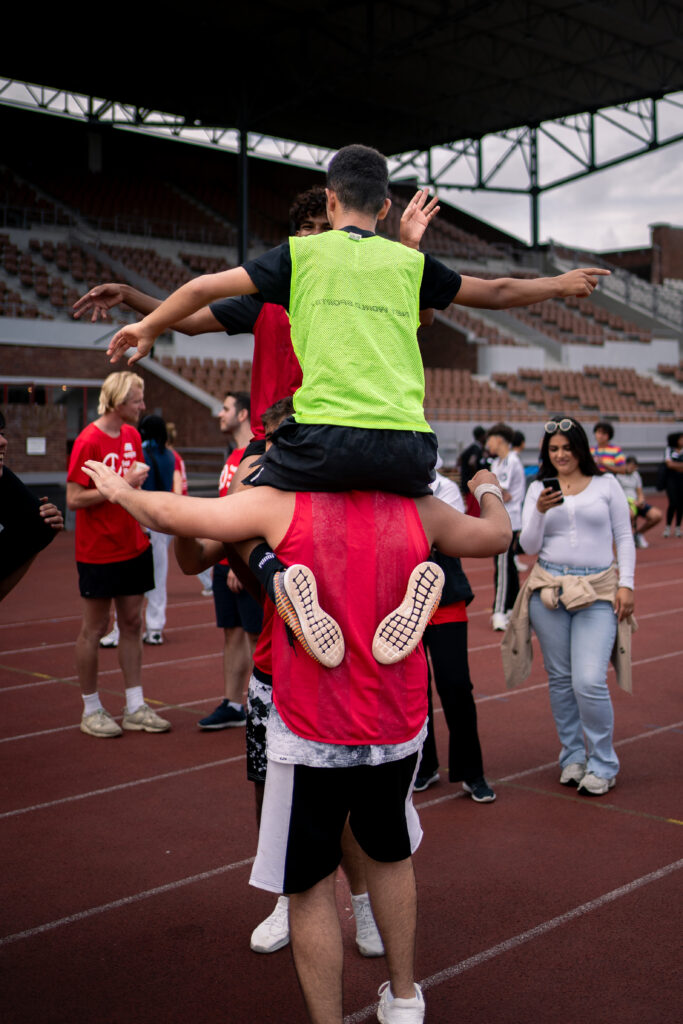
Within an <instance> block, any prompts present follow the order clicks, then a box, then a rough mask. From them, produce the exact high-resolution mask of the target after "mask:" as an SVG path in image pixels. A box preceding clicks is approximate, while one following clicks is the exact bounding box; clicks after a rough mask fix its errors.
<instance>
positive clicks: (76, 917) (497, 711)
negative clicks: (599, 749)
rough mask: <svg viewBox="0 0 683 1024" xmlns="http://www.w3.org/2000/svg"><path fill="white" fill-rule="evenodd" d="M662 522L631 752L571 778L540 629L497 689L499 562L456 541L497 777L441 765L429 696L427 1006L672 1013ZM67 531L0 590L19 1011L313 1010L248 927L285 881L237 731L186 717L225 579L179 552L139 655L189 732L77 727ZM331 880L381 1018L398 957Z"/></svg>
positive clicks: (57, 1023)
mask: <svg viewBox="0 0 683 1024" xmlns="http://www.w3.org/2000/svg"><path fill="white" fill-rule="evenodd" d="M654 500H655V502H656V503H657V504H659V505H660V506H661V504H662V502H661V499H659V498H655V499H654ZM649 537H650V538H652V540H651V546H650V547H649V548H648V549H647V550H646V551H639V552H638V567H637V572H636V614H637V617H638V619H639V623H640V631H639V632H638V634H637V635H636V637H635V642H634V673H633V674H634V693H633V696H628V695H625V694H623V693H621V691H618V690H617V688H616V686H614V685H612V693H613V697H614V704H615V712H616V741H617V750H618V752H619V756H620V758H621V761H622V768H621V772H620V775H619V779H618V782H617V786H616V788H615V789H614V790H613V791H612V792H611V793H610V794H609V795H608V796H606V797H602V798H599V799H590V798H585V797H579V796H577V795H576V793H575V791H573V790H567V789H564V788H562V787H560V786H559V785H558V782H557V777H558V769H557V764H556V760H557V741H556V739H555V733H554V727H553V723H552V718H551V715H550V709H549V705H548V698H547V688H546V685H545V682H544V679H545V677H544V673H543V668H542V664H541V660H540V657H539V656H538V653H537V655H536V657H535V661H534V667H533V671H532V674H531V676H530V678H529V679H528V680H527V681H526V683H525V684H524V685H523V686H522V687H521V688H520V689H519V690H518V691H515V692H513V693H507V692H506V691H505V687H504V683H503V679H502V673H501V668H500V657H499V653H498V650H497V648H498V646H499V640H500V638H499V636H498V635H496V634H493V633H492V632H491V631H490V628H489V624H488V608H489V607H490V603H491V598H492V566H491V564H490V560H488V559H487V560H484V561H474V560H468V561H467V563H466V569H467V571H468V574H469V575H470V579H471V581H472V585H473V588H474V590H475V592H476V595H477V596H476V599H475V601H474V603H473V604H472V605H471V606H470V616H471V622H470V650H471V671H472V678H473V681H474V684H475V694H476V697H477V702H478V704H477V706H478V713H479V722H480V733H481V738H482V746H483V749H484V757H485V764H486V772H487V776H488V778H489V780H490V781H491V782H492V783H493V784H494V786H495V788H496V791H497V793H498V799H497V801H496V802H495V803H494V804H492V805H484V806H478V805H476V804H474V803H472V801H470V800H469V799H467V798H463V796H462V794H461V793H460V790H459V787H457V786H451V785H450V784H449V783H448V782H446V781H445V777H446V771H445V767H446V766H445V755H446V735H445V724H444V722H443V715H442V714H440V713H437V717H436V722H437V741H438V745H439V751H440V753H441V757H442V781H441V782H440V783H439V784H438V785H436V786H434V787H432V788H431V789H429V790H427V791H426V792H425V793H422V794H417V795H416V801H415V802H416V805H417V806H418V808H419V809H420V811H421V819H422V824H423V827H424V830H425V838H424V841H423V843H422V846H421V848H420V850H419V852H418V853H417V855H416V858H415V869H416V874H417V878H418V886H419V925H418V952H417V978H418V979H419V980H421V981H422V983H423V984H424V985H425V986H426V988H427V1006H428V1009H427V1021H428V1022H429V1024H452V1022H458V1024H475V1022H476V1024H481V1022H486V1024H546V1022H547V1024H555V1022H558V1024H559V1022H563V1024H564V1022H568V1021H569V1022H573V1021H585V1022H587V1024H608V1022H609V1024H612V1022H613V1021H615V1020H618V1021H619V1022H620V1024H630V1022H633V1024H635V1022H638V1024H664V1022H666V1024H669V1022H673V1021H675V1020H677V1019H678V1014H679V1012H680V1004H681V975H680V916H679V915H680V909H679V908H680V894H681V889H682V885H681V879H682V878H683V801H682V799H681V792H682V790H681V767H680V766H681V762H682V760H683V759H682V758H681V736H682V735H683V702H681V679H682V675H683V673H682V672H681V668H680V665H681V656H682V655H683V631H682V630H680V626H679V623H680V622H681V614H682V613H683V585H682V584H683V541H677V540H674V539H671V540H663V539H662V538H661V527H659V528H657V529H656V531H653V532H651V533H650V534H649ZM72 548H73V535H66V534H64V535H61V536H59V537H57V539H56V541H55V543H54V544H53V545H52V546H51V547H50V548H49V549H48V550H47V551H46V552H45V553H43V554H42V555H41V556H40V557H39V560H38V562H37V563H36V565H35V566H34V568H33V570H32V571H31V572H30V573H29V575H28V576H27V577H26V578H25V580H24V581H23V582H22V583H21V584H20V585H19V587H18V588H17V590H16V591H14V592H13V594H12V595H11V596H10V597H9V598H8V599H7V600H6V601H5V602H4V603H3V604H2V605H0V683H1V689H2V693H0V701H1V702H2V703H1V707H2V715H1V718H0V721H1V722H2V725H1V726H0V759H1V765H2V768H1V770H2V800H1V803H0V821H1V822H2V838H1V839H0V851H1V853H0V856H1V861H0V863H1V870H2V876H3V879H4V886H3V888H4V890H5V892H4V896H3V899H2V906H1V908H0V956H1V957H2V960H3V961H4V970H3V985H2V998H1V999H0V1003H1V1004H2V1006H3V1019H4V1020H5V1021H7V1022H8V1024H24V1022H26V1024H28V1022H30V1024H35V1022H41V1024H42V1022H45V1024H62V1022H67V1021H68V1022H70V1024H74V1022H75V1024H82V1022H91V1021H98V1022H100V1021H101V1022H106V1024H131V1022H134V1024H148V1022H149V1024H151V1022H156V1021H164V1022H166V1024H180V1022H183V1024H184V1022H186V1021H188V1020H190V1021H192V1022H193V1024H218V1022H221V1024H224V1022H226V1021H227V1022H235V1024H242V1022H252V1021H254V1022H255V1021H258V1022H259V1024H270V1022H273V1024H274V1022H278V1024H295V1022H296V1024H298V1022H301V1021H303V1020H304V1019H305V1013H304V1011H303V1006H302V1001H301V997H300V994H299V991H298V987H297V983H296V980H295V977H294V971H293V968H292V965H291V958H290V954H289V952H288V950H283V951H281V952H279V953H276V954H273V955H271V956H259V955H257V954H254V953H251V952H250V950H249V935H250V933H251V930H252V928H253V927H254V926H255V925H256V924H257V923H258V922H259V921H260V920H261V919H262V918H263V917H265V916H266V915H267V914H268V913H269V912H270V910H271V908H272V905H273V897H272V895H270V894H268V893H263V892H261V891H259V890H256V889H252V888H250V887H249V886H248V884H247V880H248V876H249V870H250V864H251V859H252V856H253V854H254V850H255V843H256V827H255V821H254V810H253V795H252V787H251V784H250V783H247V781H246V778H245V764H244V731H243V730H241V729H231V730H226V731H223V732H219V733H201V732H200V731H199V730H198V729H197V728H196V720H197V719H198V718H199V717H201V715H202V714H205V713H206V712H207V711H208V710H210V709H211V708H212V707H213V706H214V705H215V704H216V703H217V702H218V700H219V699H220V696H221V694H220V690H221V685H220V676H221V670H220V664H221V652H220V638H219V634H218V632H217V631H216V628H215V626H214V625H213V607H212V602H211V600H210V599H206V598H202V597H201V596H200V595H199V592H198V591H199V584H198V583H197V581H196V580H194V579H186V578H185V577H183V576H182V575H181V574H180V572H179V570H178V569H177V567H176V566H175V565H174V564H172V566H171V568H170V572H169V586H168V589H169V615H168V619H169V621H168V627H167V631H166V639H167V642H166V644H165V645H164V646H163V647H159V648H150V647H146V648H145V652H144V660H143V664H144V668H143V680H144V685H145V695H146V698H147V700H148V701H149V703H151V704H152V705H153V706H154V707H155V708H156V709H158V710H162V709H163V713H164V715H166V716H167V717H168V718H170V719H171V721H172V722H173V731H172V732H171V733H170V734H167V735H158V736H148V735H146V734H138V733H126V734H125V735H124V736H123V737H122V738H121V739H118V740H115V741H108V742H102V743H97V742H96V741H95V740H93V739H91V738H89V737H86V736H84V735H82V734H81V733H80V732H79V730H78V721H79V716H80V713H81V703H80V697H79V693H78V687H77V684H76V681H75V677H74V660H73V659H74V652H73V643H74V639H75V636H76V633H77V630H78V624H79V618H80V616H79V600H78V597H77V583H76V571H75V566H74V562H73V550H72ZM526 561H530V560H529V559H528V557H527V558H526ZM536 651H537V648H536ZM100 667H101V679H100V682H101V693H102V697H103V702H104V703H105V705H106V706H107V707H108V708H109V710H110V711H112V713H114V714H117V715H120V712H121V706H122V691H121V681H120V675H119V673H118V663H117V660H116V653H115V652H113V651H103V652H102V653H101V661H100ZM610 678H611V684H613V683H614V674H613V672H610ZM338 904H339V909H340V914H341V918H342V926H343V931H344V945H345V952H346V960H345V993H346V998H345V1013H346V1014H347V1017H346V1021H347V1022H356V1021H358V1022H360V1021H365V1020H375V1015H374V1004H375V1001H376V991H377V987H378V986H379V984H380V983H381V982H382V981H384V980H385V979H386V977H387V975H386V970H385V966H384V962H383V961H382V960H365V959H363V958H362V957H360V956H359V955H358V954H357V952H356V950H355V946H354V942H353V937H354V930H353V920H352V914H351V909H350V900H349V895H348V888H347V886H346V883H345V881H344V880H343V879H341V878H340V879H339V881H338ZM676 1006H678V1007H679V1010H676Z"/></svg>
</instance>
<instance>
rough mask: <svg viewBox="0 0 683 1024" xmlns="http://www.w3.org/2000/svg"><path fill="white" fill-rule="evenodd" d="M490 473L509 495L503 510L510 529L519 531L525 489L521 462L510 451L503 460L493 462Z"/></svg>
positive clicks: (517, 456)
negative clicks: (508, 519)
mask: <svg viewBox="0 0 683 1024" xmlns="http://www.w3.org/2000/svg"><path fill="white" fill-rule="evenodd" d="M491 472H492V473H493V474H494V476H497V477H498V483H499V484H500V486H501V488H502V489H503V490H504V491H507V492H508V493H509V495H510V500H509V501H506V502H505V508H506V509H507V514H508V515H509V516H510V525H511V527H512V529H513V530H519V529H520V527H521V525H522V501H523V500H524V488H525V487H526V479H525V476H524V466H523V465H522V460H521V459H520V457H519V455H518V454H517V452H515V451H512V450H510V451H509V452H508V453H507V455H506V456H505V458H504V459H494V460H493V462H492V463H491Z"/></svg>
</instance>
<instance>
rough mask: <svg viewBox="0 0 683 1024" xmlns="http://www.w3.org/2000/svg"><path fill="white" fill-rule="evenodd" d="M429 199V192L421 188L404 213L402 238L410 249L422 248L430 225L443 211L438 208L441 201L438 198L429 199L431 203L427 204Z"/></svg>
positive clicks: (401, 230)
mask: <svg viewBox="0 0 683 1024" xmlns="http://www.w3.org/2000/svg"><path fill="white" fill-rule="evenodd" d="M428 199H429V191H428V190H427V189H422V188H419V189H418V190H417V192H416V193H415V195H414V196H413V198H412V199H411V200H410V202H409V203H408V205H407V206H406V208H405V210H404V211H403V216H402V217H401V225H400V237H401V242H402V244H403V245H407V246H408V248H409V249H419V248H420V242H421V241H422V236H423V235H424V233H425V231H426V230H427V227H428V225H429V223H430V222H431V221H432V220H433V219H434V217H435V216H436V215H437V213H438V212H439V210H440V209H441V207H440V206H437V203H438V201H439V200H438V199H437V197H436V196H434V197H433V199H429V202H427V200H428Z"/></svg>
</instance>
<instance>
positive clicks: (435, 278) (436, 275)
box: [211, 226, 462, 323]
mask: <svg viewBox="0 0 683 1024" xmlns="http://www.w3.org/2000/svg"><path fill="white" fill-rule="evenodd" d="M342 230H343V231H354V232H356V233H357V234H359V235H362V237H363V238H371V237H372V235H373V232H372V231H364V230H363V229H362V228H356V227H351V226H349V227H346V228H342ZM395 244H396V245H400V244H401V243H400V242H396V243H395ZM424 260H425V265H424V270H423V272H422V283H421V285H420V309H446V307H447V306H449V305H450V304H451V302H452V301H453V299H454V298H455V296H456V295H457V294H458V291H459V290H460V285H461V283H462V278H461V277H460V274H458V273H456V271H455V270H451V269H450V267H447V266H446V265H445V264H444V263H441V262H440V261H439V260H437V259H434V257H433V256H430V255H429V254H427V253H426V254H425V258H424ZM244 269H245V270H246V272H247V274H249V277H250V278H251V280H252V281H253V282H254V284H255V285H256V287H257V288H258V290H259V294H260V295H261V296H263V298H264V299H265V301H266V302H276V303H278V305H280V306H284V307H285V309H289V294H290V288H291V278H292V257H291V253H290V248H289V242H284V243H283V244H282V245H279V246H277V248H275V249H271V250H270V251H269V252H266V253H264V254H263V256H257V257H256V259H254V260H249V261H248V262H247V263H245V264H244ZM211 309H212V312H214V310H213V307H211ZM214 315H215V312H214ZM221 323H222V321H221Z"/></svg>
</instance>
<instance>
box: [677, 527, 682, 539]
mask: <svg viewBox="0 0 683 1024" xmlns="http://www.w3.org/2000/svg"><path fill="white" fill-rule="evenodd" d="M676 536H677V537H680V536H681V528H680V526H677V527H676Z"/></svg>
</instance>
